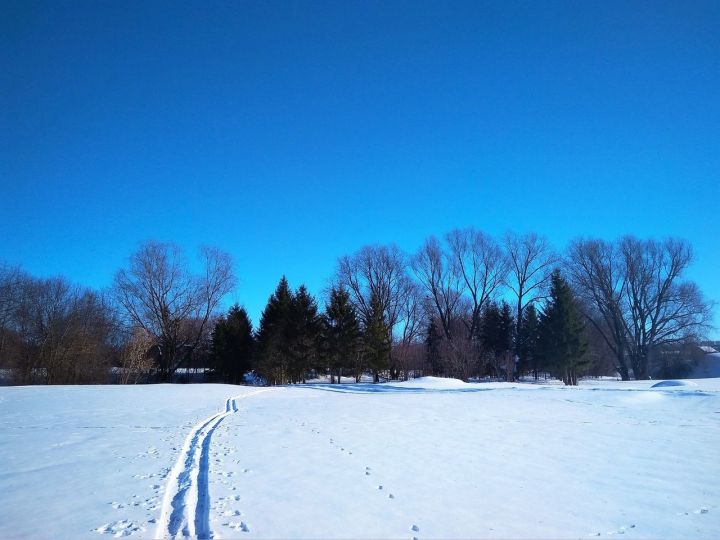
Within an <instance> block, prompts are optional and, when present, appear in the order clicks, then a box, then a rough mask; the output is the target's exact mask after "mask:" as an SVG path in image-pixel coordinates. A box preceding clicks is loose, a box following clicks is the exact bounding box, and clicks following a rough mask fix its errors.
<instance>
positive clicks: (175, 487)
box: [155, 388, 270, 539]
mask: <svg viewBox="0 0 720 540" xmlns="http://www.w3.org/2000/svg"><path fill="white" fill-rule="evenodd" d="M269 390H270V388H263V389H261V390H255V391H252V392H248V393H247V394H241V395H239V396H236V397H234V398H228V399H227V400H226V401H225V410H224V411H222V412H219V413H217V414H214V415H213V416H211V417H210V418H206V419H205V420H202V421H201V422H198V423H197V424H195V426H193V428H192V429H191V430H190V433H188V435H187V437H186V438H185V442H184V443H183V447H182V450H181V451H180V455H179V456H178V459H177V461H176V462H175V465H173V468H172V469H171V470H170V472H169V473H168V480H167V484H166V485H165V494H164V496H163V502H162V507H161V510H160V519H159V520H158V526H157V529H156V532H155V537H156V538H176V537H178V536H181V537H197V538H198V539H206V538H210V537H211V534H212V533H211V531H210V491H209V487H208V472H209V467H210V441H211V439H212V434H213V432H214V431H215V429H217V427H218V426H219V425H220V423H221V422H222V421H223V419H224V418H225V417H226V416H228V415H230V414H234V413H236V412H238V405H237V401H239V400H241V399H245V398H248V397H250V396H254V395H257V394H260V393H262V392H267V391H269Z"/></svg>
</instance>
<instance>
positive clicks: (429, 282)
mask: <svg viewBox="0 0 720 540" xmlns="http://www.w3.org/2000/svg"><path fill="white" fill-rule="evenodd" d="M410 266H411V267H412V269H413V272H415V276H416V277H417V278H418V280H419V282H420V284H421V285H422V287H423V288H424V289H425V292H426V293H427V298H428V299H429V302H430V304H431V306H432V309H433V312H434V314H435V316H436V317H437V319H438V320H439V321H440V326H441V328H442V331H443V334H444V336H445V338H446V339H448V340H452V338H453V333H454V328H453V324H452V323H453V322H454V321H455V320H457V319H459V316H460V309H461V307H462V303H461V299H462V293H463V287H464V284H463V280H462V277H461V275H460V274H459V273H458V271H457V267H456V265H455V264H454V261H453V259H452V257H451V256H450V255H449V254H448V253H446V252H443V249H442V246H441V245H440V242H439V240H438V239H437V238H435V237H434V236H431V237H429V238H428V239H427V240H425V243H424V244H423V245H422V247H421V248H420V250H419V251H418V252H417V253H416V254H415V256H414V257H413V258H412V260H411V263H410Z"/></svg>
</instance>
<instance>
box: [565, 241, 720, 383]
mask: <svg viewBox="0 0 720 540" xmlns="http://www.w3.org/2000/svg"><path fill="white" fill-rule="evenodd" d="M691 262H692V249H691V247H690V245H689V244H688V243H687V242H685V241H682V240H677V239H668V240H665V241H662V242H661V241H657V240H638V239H637V238H634V237H631V236H626V237H624V238H622V239H620V240H618V241H616V242H614V243H610V242H604V241H601V240H576V241H575V242H573V243H572V244H571V245H570V249H569V251H568V269H569V274H570V276H571V278H572V281H573V285H574V286H575V288H576V290H577V291H578V292H579V293H580V294H581V295H582V296H583V298H584V299H585V301H586V302H587V304H588V305H590V306H592V309H591V310H589V312H588V313H586V315H587V317H588V319H589V320H590V321H591V323H592V324H593V326H594V327H595V329H596V330H597V331H598V332H599V333H600V334H601V335H602V336H603V338H604V340H605V342H606V343H607V345H608V346H609V347H610V349H611V350H612V351H613V353H614V355H615V359H616V367H617V369H618V371H619V372H620V375H621V377H622V378H623V380H627V379H629V378H630V368H632V372H633V375H634V376H635V378H637V379H644V378H647V377H648V375H649V365H648V364H649V359H650V357H651V355H652V352H653V350H654V349H656V348H657V347H658V346H661V345H668V344H672V343H677V342H681V341H685V340H688V339H691V338H696V337H697V335H698V334H700V333H702V332H703V331H704V330H705V329H707V328H708V327H709V324H710V320H711V306H710V304H709V303H708V302H707V301H705V299H704V298H703V296H702V294H701V293H700V290H699V289H698V287H697V285H696V284H695V283H693V282H689V281H683V275H684V273H685V271H686V270H687V268H688V266H689V265H690V263H691ZM628 361H629V362H628Z"/></svg>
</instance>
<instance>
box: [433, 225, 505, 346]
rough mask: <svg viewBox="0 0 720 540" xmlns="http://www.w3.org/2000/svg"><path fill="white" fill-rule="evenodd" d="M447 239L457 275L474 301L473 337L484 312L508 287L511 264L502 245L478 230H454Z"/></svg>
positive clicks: (472, 310)
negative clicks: (501, 291) (505, 285)
mask: <svg viewBox="0 0 720 540" xmlns="http://www.w3.org/2000/svg"><path fill="white" fill-rule="evenodd" d="M446 239H447V243H448V245H449V246H450V254H451V257H452V263H453V266H454V272H455V274H456V275H458V276H460V277H461V278H462V280H463V282H464V283H465V291H466V293H467V296H468V297H469V299H470V305H471V317H470V320H469V321H467V324H468V331H469V333H470V335H471V336H476V335H477V332H478V325H479V323H480V315H481V313H482V310H483V308H484V307H485V305H486V304H487V303H488V302H489V301H491V300H492V299H493V298H494V297H495V295H496V294H497V293H498V291H499V290H500V288H501V287H502V286H503V285H504V283H505V280H506V278H507V274H508V271H509V270H510V264H509V261H508V258H507V257H506V256H505V254H504V253H503V251H502V248H501V247H500V245H499V244H498V243H497V242H496V241H495V240H494V239H493V238H492V237H491V236H489V235H487V234H485V233H483V232H482V231H478V230H477V229H473V228H467V229H454V230H452V231H450V232H449V233H448V234H447V236H446Z"/></svg>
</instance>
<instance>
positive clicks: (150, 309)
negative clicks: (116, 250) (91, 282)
mask: <svg viewBox="0 0 720 540" xmlns="http://www.w3.org/2000/svg"><path fill="white" fill-rule="evenodd" d="M201 258H202V260H203V263H204V268H203V273H202V274H201V275H199V276H196V275H193V274H192V273H191V272H190V270H189V267H188V265H187V262H186V261H185V258H184V257H183V255H182V253H181V251H180V249H179V248H178V247H177V246H175V245H173V244H168V243H160V242H146V243H144V244H143V245H142V246H141V247H140V249H139V250H138V251H137V252H136V253H134V254H133V255H132V256H131V257H130V265H129V268H127V269H123V270H120V271H119V272H118V273H117V275H116V276H115V292H116V297H117V299H118V302H119V304H120V305H121V306H122V307H123V308H124V310H125V314H126V316H127V318H128V319H129V322H130V323H131V324H132V325H134V326H138V327H140V328H143V329H145V330H146V331H148V332H149V333H150V334H152V335H153V336H154V337H155V339H156V340H157V345H158V347H159V349H160V365H159V368H160V370H159V371H160V374H161V376H162V377H163V378H165V379H168V378H170V377H171V376H172V374H173V373H174V372H175V371H176V370H177V369H178V367H179V366H180V364H181V363H182V362H183V361H185V360H187V359H189V358H190V357H191V355H192V354H193V352H194V351H195V349H196V348H197V347H198V345H199V343H200V341H201V339H202V337H203V335H204V333H203V332H204V330H205V327H206V325H207V322H208V320H209V319H210V317H211V316H212V314H213V312H214V311H215V309H216V308H217V306H218V304H219V303H220V301H221V300H222V298H223V297H224V296H225V295H226V294H227V293H228V292H230V290H232V288H233V287H234V285H235V276H234V274H233V269H232V261H231V259H230V256H229V255H228V254H227V253H224V252H222V251H220V250H218V249H216V248H208V247H204V248H202V249H201Z"/></svg>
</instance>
